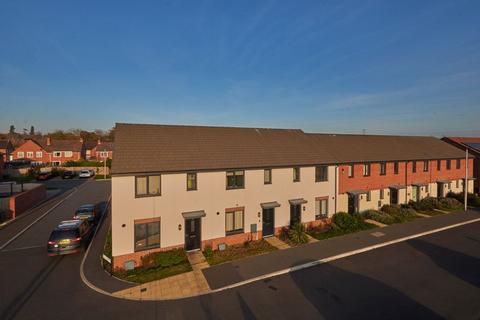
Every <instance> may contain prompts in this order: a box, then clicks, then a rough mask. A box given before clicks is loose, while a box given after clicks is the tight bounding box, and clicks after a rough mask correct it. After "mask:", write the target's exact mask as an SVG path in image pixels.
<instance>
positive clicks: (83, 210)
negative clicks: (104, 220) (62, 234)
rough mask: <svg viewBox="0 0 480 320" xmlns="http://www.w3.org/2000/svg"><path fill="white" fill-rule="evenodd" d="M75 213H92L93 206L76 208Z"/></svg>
mask: <svg viewBox="0 0 480 320" xmlns="http://www.w3.org/2000/svg"><path fill="white" fill-rule="evenodd" d="M76 213H77V214H92V213H93V208H80V209H77V212H76Z"/></svg>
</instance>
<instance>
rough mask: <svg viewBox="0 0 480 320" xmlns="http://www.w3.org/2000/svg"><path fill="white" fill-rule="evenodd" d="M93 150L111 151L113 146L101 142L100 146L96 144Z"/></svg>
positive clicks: (106, 142) (112, 144)
mask: <svg viewBox="0 0 480 320" xmlns="http://www.w3.org/2000/svg"><path fill="white" fill-rule="evenodd" d="M95 148H96V150H97V151H113V150H114V148H115V144H114V143H113V142H110V141H102V142H101V143H100V144H97V146H96V147H95Z"/></svg>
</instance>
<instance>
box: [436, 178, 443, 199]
mask: <svg viewBox="0 0 480 320" xmlns="http://www.w3.org/2000/svg"><path fill="white" fill-rule="evenodd" d="M437 197H438V198H441V197H443V183H440V182H437Z"/></svg>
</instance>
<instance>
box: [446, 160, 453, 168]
mask: <svg viewBox="0 0 480 320" xmlns="http://www.w3.org/2000/svg"><path fill="white" fill-rule="evenodd" d="M451 167H452V161H451V160H450V159H448V160H447V170H450V168H451Z"/></svg>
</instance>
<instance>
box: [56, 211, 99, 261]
mask: <svg viewBox="0 0 480 320" xmlns="http://www.w3.org/2000/svg"><path fill="white" fill-rule="evenodd" d="M92 230H93V228H92V225H91V224H90V223H89V222H88V220H86V219H85V220H82V219H80V220H67V221H62V222H60V223H59V224H58V226H57V227H56V228H55V229H54V230H53V231H52V233H51V234H50V237H49V238H48V244H47V252H48V255H49V256H55V255H61V254H70V253H75V252H79V251H81V250H82V248H86V246H87V244H88V241H89V239H90V235H91V233H92Z"/></svg>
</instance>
